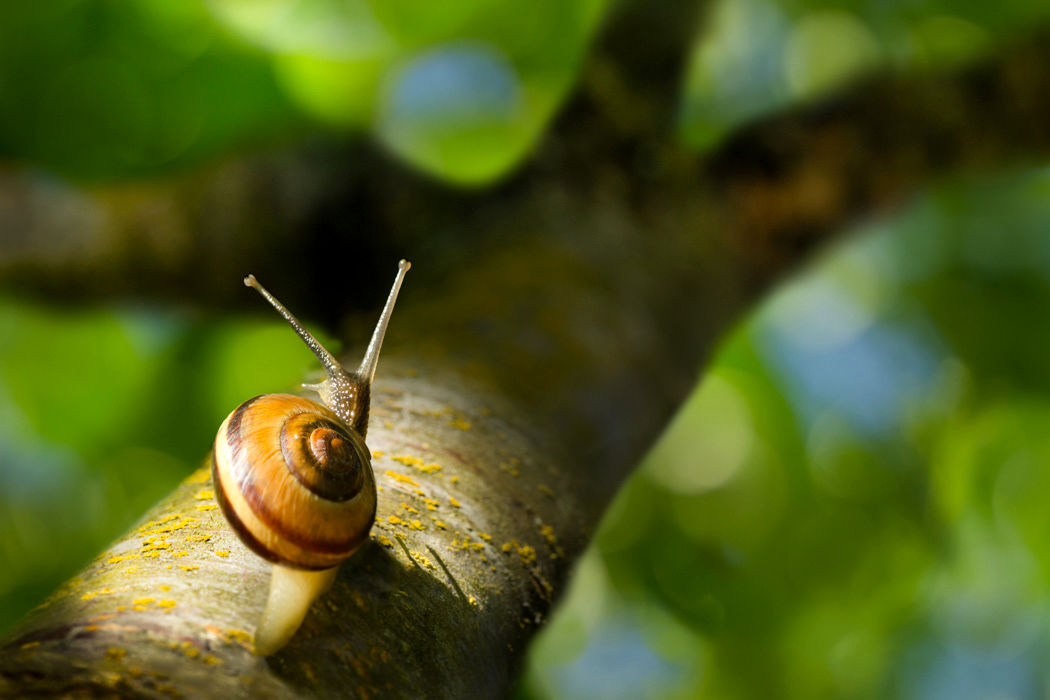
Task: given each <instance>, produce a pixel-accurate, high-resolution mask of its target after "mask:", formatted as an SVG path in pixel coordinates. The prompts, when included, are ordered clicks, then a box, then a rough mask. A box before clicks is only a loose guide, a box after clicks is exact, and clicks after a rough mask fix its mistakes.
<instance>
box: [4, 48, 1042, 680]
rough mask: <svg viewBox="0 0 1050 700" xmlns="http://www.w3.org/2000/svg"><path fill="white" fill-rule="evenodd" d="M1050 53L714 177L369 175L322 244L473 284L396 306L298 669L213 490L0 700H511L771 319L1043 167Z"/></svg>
mask: <svg viewBox="0 0 1050 700" xmlns="http://www.w3.org/2000/svg"><path fill="white" fill-rule="evenodd" d="M1041 38H1042V39H1043V40H1042V41H1040V39H1041ZM1045 38H1046V37H1045V35H1043V36H1042V37H1040V36H1036V37H1034V38H1033V39H1032V40H1030V41H1028V42H1025V43H1022V44H1019V45H1018V47H1017V48H1015V49H1011V50H1008V51H1004V52H1003V53H1002V54H1000V55H998V56H994V57H992V58H990V59H989V60H988V61H986V62H985V63H984V64H983V65H982V66H980V67H977V68H973V69H970V70H967V71H962V72H959V73H956V74H954V75H951V76H947V77H941V78H933V77H930V76H925V77H918V78H907V77H900V78H895V79H883V80H874V81H871V82H869V83H868V84H866V85H864V86H862V87H861V88H857V89H855V90H853V91H850V92H847V93H844V94H843V95H840V96H839V97H837V98H833V99H829V100H827V101H826V102H825V103H824V104H823V105H820V106H817V107H810V108H807V109H802V110H798V111H796V112H795V113H793V114H790V115H785V116H783V117H779V118H776V119H772V120H769V121H767V122H765V123H764V124H757V125H755V126H753V127H752V128H750V129H749V130H747V131H745V132H743V133H741V134H740V135H739V136H738V137H737V138H736V139H734V140H733V141H732V142H730V144H728V145H727V146H726V148H725V149H723V150H722V151H721V152H720V153H719V154H718V155H717V156H715V157H713V158H712V159H711V160H710V161H709V162H708V163H707V164H706V170H704V171H701V169H700V167H699V165H698V164H697V163H696V162H695V161H692V160H689V159H686V158H683V157H682V156H681V154H676V153H675V152H674V151H673V150H671V149H668V150H667V155H668V157H666V158H660V159H657V160H655V161H654V163H656V164H657V166H658V167H656V168H655V169H654V170H653V171H652V172H651V176H650V177H644V178H638V177H636V173H635V172H634V170H633V169H632V166H633V163H630V162H626V163H625V162H621V161H618V160H617V159H616V158H617V156H618V155H622V154H619V153H613V154H610V155H609V156H607V157H604V158H602V157H599V156H600V154H595V156H596V159H595V160H594V161H591V162H587V163H584V164H580V163H578V162H575V163H570V162H565V163H561V162H560V161H559V160H558V158H557V156H556V155H552V154H550V153H548V154H547V155H546V157H545V158H541V159H540V160H539V161H538V162H537V163H536V164H535V165H534V166H533V167H531V168H529V169H528V170H527V171H526V172H524V173H522V174H521V175H520V176H519V177H518V178H515V179H514V180H512V181H511V182H508V183H505V184H504V185H503V186H501V187H499V188H496V189H495V190H494V191H493V192H491V193H489V194H488V195H486V196H484V197H478V198H470V199H468V198H466V196H465V195H461V194H448V193H445V192H444V191H443V190H441V188H439V187H437V186H434V185H431V184H427V183H422V182H420V181H418V180H410V181H409V185H408V186H406V187H404V188H401V189H397V190H396V191H391V190H387V187H388V186H389V185H390V184H391V183H390V182H388V181H386V180H385V178H387V177H393V175H391V174H390V173H392V171H390V170H380V171H379V173H378V178H377V180H374V181H373V183H374V184H373V186H374V187H375V188H376V189H374V190H373V189H371V188H366V189H365V192H367V193H369V194H370V195H371V194H376V199H375V200H374V201H373V200H372V199H371V198H368V197H366V198H364V199H365V201H366V202H367V205H364V206H362V198H361V197H359V199H358V200H357V201H356V202H355V206H357V207H360V209H362V210H363V211H364V213H363V214H361V213H358V212H359V210H358V209H353V210H352V211H353V212H354V213H353V214H348V213H347V211H348V209H346V208H341V207H338V206H335V205H333V206H335V208H334V209H333V210H327V209H325V210H323V211H324V217H322V218H321V219H319V221H321V222H325V221H331V220H332V217H335V218H336V219H338V217H339V215H340V212H342V213H343V215H353V216H360V217H363V219H361V220H363V221H364V225H366V226H367V227H368V228H367V233H368V234H370V235H378V234H380V233H390V234H391V235H392V236H393V240H394V241H395V242H403V241H408V240H411V241H416V242H422V241H425V240H427V238H426V237H428V236H433V237H435V238H441V237H442V236H444V235H445V234H446V233H451V232H456V231H467V232H468V233H467V234H466V235H467V236H469V238H470V243H471V246H470V252H471V256H472V261H471V264H470V270H469V272H468V271H464V270H463V269H459V270H458V274H455V275H453V274H452V273H451V272H450V270H451V269H452V268H454V267H457V265H458V266H459V267H462V263H461V262H458V261H457V260H456V258H455V257H454V256H453V255H450V256H449V257H446V258H443V259H439V260H436V262H435V264H434V267H435V268H437V269H438V270H439V271H438V272H435V273H432V274H433V276H432V277H427V276H426V275H416V272H413V275H416V276H415V277H414V279H413V280H412V283H411V284H410V285H409V286H408V287H406V289H405V292H404V298H403V299H402V301H401V302H400V304H399V311H398V317H397V318H396V319H395V322H394V325H393V327H392V328H391V336H390V337H389V338H388V340H387V352H388V353H389V354H388V355H387V356H386V357H385V358H384V360H383V364H382V366H381V368H380V375H379V377H378V384H377V392H376V404H377V405H376V406H375V407H374V409H373V421H372V426H371V428H370V431H369V435H370V445H371V447H372V448H373V449H374V450H378V451H380V452H382V453H383V454H381V455H377V456H376V458H375V463H376V468H377V472H378V479H379V483H380V484H381V485H382V487H383V491H382V492H381V493H380V511H379V517H380V520H379V524H378V526H377V529H376V530H375V531H374V532H373V536H372V542H371V544H369V545H368V546H367V547H365V548H364V549H363V551H361V552H360V553H359V554H358V555H357V556H355V558H354V559H353V560H352V561H351V562H350V563H349V564H348V565H346V566H344V569H343V571H342V572H341V575H340V579H339V582H338V583H337V585H336V586H335V588H334V589H333V591H332V592H331V593H330V594H329V595H328V596H327V597H326V598H325V599H323V600H322V601H321V603H320V604H319V605H318V606H316V607H315V610H314V611H313V612H312V614H311V615H310V616H309V617H308V619H307V622H306V624H305V627H304V629H303V630H302V632H301V634H300V635H298V636H297V637H296V638H295V640H293V642H292V644H291V645H290V646H289V647H287V648H286V649H285V650H284V651H282V652H281V653H280V654H278V655H277V656H276V657H274V658H273V659H269V660H261V659H258V658H256V657H253V656H252V655H251V654H250V653H249V652H248V649H247V646H246V643H245V639H246V637H247V636H250V634H251V632H252V630H253V629H254V625H255V624H256V621H257V619H258V616H259V613H260V611H261V608H262V602H263V597H264V595H265V577H266V571H267V569H266V566H265V565H264V564H263V563H262V562H260V561H259V560H258V559H257V558H255V557H254V556H252V555H250V554H249V553H247V552H246V551H245V550H244V549H243V548H242V547H241V546H240V545H239V543H238V542H237V541H236V539H235V538H234V536H233V535H232V533H231V532H230V530H229V529H228V528H226V526H225V525H224V523H223V522H222V521H221V519H219V517H218V515H217V513H216V511H215V510H214V508H213V507H212V506H213V505H214V504H213V503H212V495H211V494H210V493H209V492H208V489H209V485H208V484H207V477H206V473H204V472H202V473H199V474H198V475H195V476H193V477H191V478H190V480H189V481H188V482H187V483H185V484H184V485H183V486H181V487H180V488H179V489H178V490H176V492H175V493H174V494H172V496H171V497H170V498H168V499H166V500H165V501H164V502H162V503H161V504H160V505H158V506H157V508H156V509H154V510H153V511H152V512H151V513H150V514H148V515H147V516H146V520H145V522H144V523H143V524H142V525H141V526H140V527H139V528H137V529H136V530H134V531H132V532H131V533H128V534H127V535H126V536H124V537H122V538H121V539H120V540H118V541H117V542H116V543H115V544H114V545H113V546H112V547H111V548H110V549H109V550H108V551H107V552H105V553H104V554H102V555H101V556H100V557H99V559H97V560H96V561H95V562H94V563H93V564H92V565H91V566H90V567H88V569H87V570H86V571H85V572H84V573H83V574H82V575H81V576H79V577H77V578H76V579H74V580H73V581H71V582H70V583H68V584H67V585H66V586H64V587H63V588H62V589H61V590H60V591H59V592H58V593H56V594H55V596H53V597H52V598H51V599H50V600H49V601H48V602H47V603H45V604H44V606H42V607H41V608H40V609H38V610H36V611H34V612H33V613H32V614H31V615H30V617H28V618H27V619H26V620H25V621H24V622H23V624H22V625H21V626H20V627H19V628H18V629H17V630H16V631H15V633H14V634H13V635H12V637H10V638H9V639H8V640H7V642H6V643H5V646H4V647H3V656H2V657H0V683H3V685H0V691H3V692H6V693H8V694H12V695H24V694H31V693H35V692H44V691H54V690H62V691H67V692H75V691H83V692H84V693H85V694H88V693H94V694H98V693H104V692H107V691H108V692H121V693H127V694H131V693H138V694H142V695H146V696H160V695H164V694H176V693H177V694H183V695H187V696H195V695H201V694H205V693H207V694H212V695H214V694H218V693H220V692H221V693H223V694H226V695H229V696H231V697H248V696H259V695H263V696H297V695H325V696H327V695H341V694H345V693H347V692H351V691H348V690H347V689H348V688H353V689H354V692H356V693H357V694H358V695H360V696H363V697H375V696H379V695H381V696H384V697H390V696H394V697H396V696H403V697H415V696H418V695H421V694H426V695H427V696H430V697H461V696H463V695H465V694H470V695H501V694H503V693H504V692H505V691H506V687H507V684H508V683H509V680H510V678H511V677H512V674H513V669H514V666H515V665H516V664H517V663H518V659H520V653H521V650H522V648H523V645H524V643H525V641H526V640H527V639H528V637H529V635H530V634H531V633H532V631H534V629H535V628H536V626H537V625H538V623H539V622H540V621H541V620H542V619H543V617H544V616H545V615H546V613H547V611H548V609H549V606H550V603H551V600H552V599H553V598H554V597H555V596H556V594H557V593H558V591H560V590H561V588H562V582H563V580H564V578H565V577H566V575H567V573H568V571H569V567H570V566H571V563H572V561H573V559H574V558H575V556H576V555H577V554H578V553H579V552H580V551H581V550H582V548H583V547H584V546H585V543H586V541H587V538H588V536H589V534H590V531H591V530H592V529H593V528H594V527H595V525H596V523H597V519H598V517H599V515H600V513H601V511H602V510H603V508H604V506H605V505H606V503H607V502H608V499H609V498H610V497H611V495H612V494H613V492H614V491H615V489H616V488H617V487H618V485H619V484H620V482H621V481H622V479H623V478H624V476H625V475H626V474H627V473H628V472H629V470H630V469H631V468H632V467H633V466H634V465H635V464H636V463H637V461H638V459H639V457H640V456H641V454H642V453H643V452H644V450H645V449H646V448H647V447H648V445H649V444H650V442H651V441H652V439H653V438H654V437H655V436H656V435H657V434H658V432H659V431H660V430H661V429H662V427H663V426H664V425H665V423H666V420H667V418H668V416H669V415H670V413H671V412H672V411H673V409H674V407H675V406H676V405H677V404H678V402H679V401H680V400H681V398H682V397H683V396H684V395H685V394H686V392H687V391H688V390H689V389H690V388H691V387H692V386H693V380H694V376H695V373H696V371H697V368H698V366H699V364H700V363H701V361H702V360H703V358H704V357H706V355H707V354H708V353H709V352H710V351H711V348H712V346H713V344H714V342H715V341H716V340H717V338H718V337H720V335H721V334H722V333H723V332H724V330H725V328H726V327H727V325H728V324H730V323H732V322H733V321H734V320H735V319H737V318H738V317H739V316H740V314H741V313H743V311H744V310H745V309H746V308H747V307H748V304H749V303H750V302H751V301H752V300H753V299H754V297H755V295H756V294H758V293H759V292H760V291H761V290H762V289H763V288H765V287H766V286H767V285H768V284H769V283H770V282H771V281H772V280H774V279H775V278H776V277H777V276H778V275H780V274H782V273H783V272H784V271H785V270H787V269H789V268H792V267H795V266H797V265H799V264H800V263H801V262H802V261H803V260H804V259H805V257H806V253H807V252H808V251H809V250H810V249H811V248H812V247H813V246H814V245H816V244H817V243H819V242H821V241H824V240H826V239H828V238H829V237H831V236H832V235H834V234H835V233H837V232H839V231H841V227H842V225H843V224H844V223H846V222H848V221H850V220H852V219H855V218H857V217H858V216H863V215H866V214H869V213H871V212H872V211H874V210H877V209H881V208H883V207H885V206H888V205H890V204H892V203H894V202H898V201H900V200H901V198H902V197H904V196H907V195H908V194H910V193H912V192H914V191H916V190H917V189H918V188H919V187H922V186H924V185H925V184H926V183H927V182H928V181H929V179H930V178H932V177H935V176H939V175H942V174H944V173H947V172H954V171H956V170H959V169H966V170H971V171H976V170H980V169H989V168H993V167H994V168H999V167H1003V166H1005V165H1007V164H1012V163H1020V162H1025V161H1031V160H1032V159H1033V158H1036V157H1039V156H1043V157H1045V155H1046V154H1047V152H1048V151H1050V136H1048V134H1047V128H1048V127H1047V125H1050V104H1048V102H1050V100H1048V95H1050V90H1048V89H1047V88H1048V87H1050V85H1048V83H1047V81H1048V78H1047V77H1046V75H1045V71H1041V70H1040V67H1041V66H1045V65H1048V64H1050V49H1048V48H1047V46H1050V42H1047V41H1045ZM946 105H950V107H946ZM552 164H554V165H556V166H558V167H552ZM561 165H564V166H565V167H561ZM343 167H346V166H343ZM339 171H340V168H339V167H338V166H333V169H332V170H331V171H327V172H326V173H325V176H328V175H329V174H331V173H334V172H339ZM705 173H706V174H705ZM353 182H355V183H360V182H361V180H360V179H357V180H353ZM213 186H214V185H212V184H207V185H205V186H204V190H205V191H209V190H208V188H209V187H213ZM322 189H324V188H322ZM329 191H332V192H337V191H339V188H337V187H332V188H331V190H329ZM378 193H382V194H381V196H380V195H379V194H378ZM331 201H334V200H331ZM344 207H345V205H344ZM281 221H285V220H284V219H282V220H281ZM242 225H243V224H242ZM318 225H325V224H322V223H319V224H318ZM460 235H463V234H460ZM397 244H398V243H395V245H397ZM420 245H421V246H422V243H420ZM421 250H427V251H430V250H432V248H426V247H422V248H421ZM311 254H312V255H316V252H315V251H311ZM461 254H462V253H460V255H461ZM414 257H415V258H416V260H417V261H418V263H419V264H418V266H417V269H418V270H420V271H422V270H425V269H426V268H427V262H428V261H426V260H425V256H424V259H420V256H418V255H417V256H414ZM435 258H436V256H435ZM295 262H298V261H292V262H290V263H289V264H290V265H292V264H294V263H295ZM369 263H370V259H369V251H367V250H365V251H363V252H362V254H361V257H360V262H359V263H357V264H356V265H355V267H360V266H367V265H368V264H369ZM375 267H376V270H377V274H380V273H381V274H383V275H385V274H386V272H387V271H388V270H387V267H386V266H385V265H383V266H379V265H377V266H375ZM234 279H236V276H235V277H234ZM376 286H378V287H379V289H380V291H382V289H383V285H381V284H377V285H376ZM435 465H440V469H438V468H437V466H435ZM144 468H148V465H144ZM431 506H433V510H431ZM414 511H415V512H414ZM439 521H440V523H439ZM400 538H403V542H404V547H401V546H400V545H399V544H398V543H399V542H400V541H401V539H400ZM169 567H170V568H169ZM453 577H454V579H455V580H454V581H453V580H452V579H453Z"/></svg>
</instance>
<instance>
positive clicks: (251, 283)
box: [244, 275, 346, 377]
mask: <svg viewBox="0 0 1050 700" xmlns="http://www.w3.org/2000/svg"><path fill="white" fill-rule="evenodd" d="M244 286H245V287H251V288H252V289H254V290H255V291H257V292H259V294H261V295H262V296H263V298H264V299H266V301H268V302H270V305H271V306H272V307H273V308H275V309H277V313H279V314H281V316H283V317H284V320H285V321H287V322H288V324H289V325H290V326H291V327H292V328H294V329H295V332H296V333H298V334H299V337H300V338H302V339H303V342H304V343H306V345H307V347H309V348H310V349H311V350H312V351H313V353H314V355H317V359H318V360H320V361H321V364H322V365H324V368H325V371H326V372H328V376H329V377H334V376H341V375H343V374H345V373H346V370H345V369H343V366H342V365H341V364H339V360H337V359H335V356H334V355H332V353H330V352H328V350H327V349H326V348H325V346H323V345H321V343H320V342H318V340H317V338H315V337H314V336H313V334H312V333H311V332H310V331H308V330H306V328H304V327H303V324H301V323H299V319H297V318H296V317H295V316H294V315H293V314H292V312H291V311H289V310H288V309H287V308H285V306H284V304H282V303H281V302H279V301H277V298H276V297H274V295H273V294H270V293H269V292H268V291H266V287H264V286H262V285H261V284H259V280H257V279H255V275H248V276H247V277H245V278H244Z"/></svg>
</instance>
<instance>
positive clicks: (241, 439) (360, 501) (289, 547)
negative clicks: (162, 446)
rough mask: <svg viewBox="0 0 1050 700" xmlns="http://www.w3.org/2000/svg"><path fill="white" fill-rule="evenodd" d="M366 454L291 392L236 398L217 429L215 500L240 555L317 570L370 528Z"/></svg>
mask: <svg viewBox="0 0 1050 700" xmlns="http://www.w3.org/2000/svg"><path fill="white" fill-rule="evenodd" d="M370 457H371V455H370V454H369V451H368V448H367V447H366V445H365V442H364V438H362V437H361V436H360V435H359V434H358V433H357V432H356V431H354V430H353V429H351V428H350V427H349V426H347V425H346V424H345V423H344V422H343V421H342V420H340V419H339V417H338V416H336V414H335V413H334V412H332V411H331V410H330V409H328V408H326V407H324V406H322V405H320V404H318V403H316V402H314V401H310V400H309V399H305V398H303V397H300V396H294V395H292V394H267V395H265V396H257V397H255V398H254V399H250V400H248V401H245V402H244V403H243V404H241V405H240V406H238V407H237V409H235V410H234V411H233V413H231V414H230V415H229V416H228V417H227V418H226V420H225V421H224V422H223V424H222V426H221V427H220V428H219V432H218V435H217V436H216V438H215V448H214V451H213V453H212V479H213V481H214V483H215V495H216V500H217V501H218V502H219V506H220V507H221V508H222V511H223V514H224V515H225V516H226V519H227V520H228V521H229V522H230V524H231V525H232V526H233V529H234V530H235V531H236V532H237V534H238V535H239V536H240V538H241V540H242V541H243V542H244V544H245V545H247V546H248V547H249V548H250V549H252V550H253V551H255V552H256V553H257V554H259V555H260V556H262V557H264V558H266V559H269V560H270V561H272V562H276V563H279V564H283V565H285V566H290V567H294V568H300V569H327V568H330V567H333V566H336V565H338V564H339V563H340V562H341V561H343V560H344V559H346V558H347V557H349V556H350V555H351V554H353V553H354V551H355V550H356V549H357V548H358V547H359V546H360V545H361V543H362V542H364V540H365V538H366V537H367V536H368V531H369V530H370V529H371V527H372V523H373V522H374V521H375V513H376V487H375V478H374V476H373V474H372V466H371V459H370Z"/></svg>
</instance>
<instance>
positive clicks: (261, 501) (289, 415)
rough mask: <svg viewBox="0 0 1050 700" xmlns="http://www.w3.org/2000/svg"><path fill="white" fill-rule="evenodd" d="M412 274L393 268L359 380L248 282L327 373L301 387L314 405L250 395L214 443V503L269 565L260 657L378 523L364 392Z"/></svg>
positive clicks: (404, 266)
mask: <svg viewBox="0 0 1050 700" xmlns="http://www.w3.org/2000/svg"><path fill="white" fill-rule="evenodd" d="M409 267H410V263H408V262H407V261H405V260H402V261H401V262H400V263H399V264H398V271H397V277H396V278H395V280H394V286H393V288H392V289H391V290H390V296H389V297H387V300H386V305H385V306H384V308H383V312H382V314H381V315H380V317H379V322H378V323H377V324H376V328H375V332H374V333H373V334H372V339H371V341H370V342H369V344H368V349H367V350H366V351H365V356H364V359H363V360H362V361H361V366H360V367H359V368H358V369H357V371H356V372H349V371H347V370H346V369H344V368H343V366H342V365H340V364H339V362H338V361H337V360H336V359H335V357H334V356H333V355H332V354H331V353H330V352H328V350H326V349H325V348H324V346H322V345H321V344H320V343H319V342H318V341H317V339H315V338H314V337H313V335H311V334H310V332H309V331H308V330H306V329H305V328H304V327H303V326H302V324H301V323H299V321H298V319H296V318H295V316H293V315H292V314H291V312H290V311H288V309H286V308H285V307H284V306H283V305H282V304H281V302H279V301H277V299H275V298H274V297H273V296H272V295H271V294H270V293H269V292H268V291H266V289H265V288H263V286H262V285H261V284H259V282H258V281H257V280H256V279H255V277H254V276H253V275H248V276H247V277H245V278H244V284H245V286H248V287H252V288H254V289H255V290H256V291H257V292H259V294H261V295H262V296H263V297H264V298H265V299H266V300H267V301H268V302H270V304H271V305H272V306H273V307H274V308H275V309H276V310H277V312H278V313H280V314H281V316H283V317H284V319H285V320H286V321H288V323H289V324H290V325H291V326H292V328H293V329H295V332H296V333H298V334H299V337H300V338H302V340H303V342H305V343H306V345H307V346H308V347H309V348H310V349H311V350H312V351H313V353H314V354H315V355H316V356H317V359H319V360H320V361H321V364H322V365H323V366H324V369H325V373H326V375H327V377H326V378H325V379H324V381H322V382H321V383H319V384H303V388H304V389H308V390H312V391H316V392H317V393H318V395H319V396H320V399H321V401H320V403H318V402H315V401H311V400H310V399H307V398H304V397H302V396H296V395H293V394H267V395H264V396H256V397H255V398H253V399H249V400H248V401H245V402H244V403H242V404H241V405H240V406H238V407H237V408H236V409H234V411H233V412H232V413H231V414H230V415H229V416H227V418H226V420H225V421H223V423H222V425H221V426H220V427H219V432H218V434H217V435H216V437H215V446H214V449H213V451H212V460H211V465H212V481H213V483H214V485H215V497H216V501H217V502H218V504H219V507H220V508H221V510H222V513H223V515H225V517H226V520H227V521H228V522H229V524H230V526H231V527H232V528H233V530H234V532H236V533H237V535H238V537H240V539H241V541H242V542H243V543H244V544H245V545H246V546H247V547H248V548H249V549H251V550H252V551H254V552H255V553H256V554H258V555H259V556H261V557H263V558H265V559H267V560H269V561H271V562H273V573H272V574H271V577H270V591H269V595H268V598H267V601H266V609H265V610H264V611H263V615H262V620H261V621H260V623H259V626H258V628H257V629H256V632H255V653H256V654H259V655H268V654H272V653H274V652H275V651H277V650H278V649H280V648H281V647H282V646H284V645H285V644H286V643H287V642H288V640H289V639H291V637H292V635H294V634H295V632H296V630H297V629H299V625H300V624H301V623H302V621H303V618H304V617H305V616H306V613H307V611H308V610H309V609H310V606H311V605H312V604H313V601H314V600H315V599H316V598H317V597H318V596H320V595H321V594H322V593H324V592H325V591H327V590H328V588H329V587H331V585H332V583H333V582H334V581H335V575H336V572H337V571H338V568H339V564H340V563H341V562H342V561H343V560H345V559H346V558H348V557H349V556H350V555H351V554H353V553H354V552H355V551H356V550H357V549H358V547H360V546H361V544H362V543H363V542H364V541H365V539H366V538H367V537H368V532H369V530H371V528H372V524H373V522H375V515H376V484H375V477H374V476H373V474H372V463H371V452H370V451H369V449H368V447H367V445H365V434H366V432H367V431H368V405H369V398H370V387H371V384H372V379H373V377H374V376H375V371H376V365H377V364H378V361H379V349H380V347H381V346H382V344H383V336H384V335H385V334H386V328H387V325H388V324H389V322H390V314H391V312H392V311H393V309H394V302H395V301H396V300H397V294H398V291H399V290H400V288H401V283H402V281H403V280H404V278H405V273H406V272H408V269H409Z"/></svg>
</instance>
